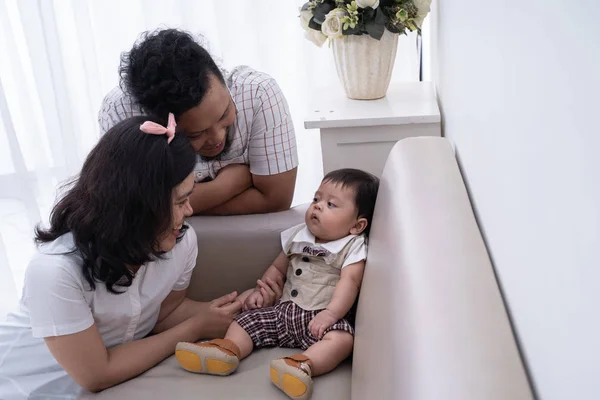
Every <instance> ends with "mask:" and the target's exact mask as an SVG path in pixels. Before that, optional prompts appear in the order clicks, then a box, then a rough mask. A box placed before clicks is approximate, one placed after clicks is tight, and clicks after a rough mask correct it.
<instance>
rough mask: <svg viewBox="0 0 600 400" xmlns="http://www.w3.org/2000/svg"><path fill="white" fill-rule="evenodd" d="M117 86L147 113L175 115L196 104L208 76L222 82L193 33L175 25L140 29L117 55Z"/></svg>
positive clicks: (203, 92) (204, 91)
mask: <svg viewBox="0 0 600 400" xmlns="http://www.w3.org/2000/svg"><path fill="white" fill-rule="evenodd" d="M119 74H120V76H121V89H123V91H124V92H126V93H128V94H129V95H131V96H132V97H133V98H134V99H135V100H136V101H137V102H138V103H139V105H140V106H141V107H142V109H144V111H145V112H146V113H148V114H152V115H158V116H161V117H162V116H166V115H168V114H169V113H170V112H171V113H173V114H175V116H176V117H177V116H180V115H181V114H182V113H184V112H186V111H188V110H189V109H191V108H193V107H195V106H197V105H198V104H200V102H201V101H202V99H203V98H204V95H205V94H206V92H207V91H208V89H209V88H210V85H209V83H210V82H209V77H210V75H213V76H215V77H216V78H217V79H219V81H221V83H223V84H224V83H225V80H224V79H223V74H222V73H221V71H220V70H219V67H217V64H216V63H215V61H214V60H213V58H212V57H211V56H210V54H209V53H208V51H206V49H204V48H203V47H202V46H200V44H198V42H196V41H195V40H194V37H193V36H192V35H191V34H189V33H187V32H184V31H180V30H177V29H162V30H156V31H148V32H144V33H142V34H141V35H140V38H139V39H138V40H137V42H136V43H135V44H134V46H133V48H132V49H131V51H130V52H128V53H123V54H122V55H121V65H120V67H119Z"/></svg>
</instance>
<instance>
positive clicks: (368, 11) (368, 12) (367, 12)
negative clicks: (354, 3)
mask: <svg viewBox="0 0 600 400" xmlns="http://www.w3.org/2000/svg"><path fill="white" fill-rule="evenodd" d="M374 17H375V10H373V9H372V8H371V7H365V8H364V10H363V14H362V18H363V22H365V23H366V22H369V21H370V20H372V19H373V18H374Z"/></svg>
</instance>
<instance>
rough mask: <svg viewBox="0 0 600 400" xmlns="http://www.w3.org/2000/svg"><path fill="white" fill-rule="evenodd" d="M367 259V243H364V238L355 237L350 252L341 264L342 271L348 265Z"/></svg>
mask: <svg viewBox="0 0 600 400" xmlns="http://www.w3.org/2000/svg"><path fill="white" fill-rule="evenodd" d="M366 259H367V243H366V242H365V237H364V236H362V235H361V236H357V237H356V238H355V239H354V241H353V242H352V244H351V245H350V250H348V254H347V255H346V258H345V259H344V262H343V263H342V269H343V268H344V267H346V266H348V265H350V264H354V263H357V262H359V261H362V260H366Z"/></svg>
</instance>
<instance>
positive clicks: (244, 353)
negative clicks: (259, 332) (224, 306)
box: [225, 321, 254, 360]
mask: <svg viewBox="0 0 600 400" xmlns="http://www.w3.org/2000/svg"><path fill="white" fill-rule="evenodd" d="M225 339H227V340H231V341H232V342H233V343H235V344H236V345H237V346H238V347H239V349H240V355H239V357H240V360H243V359H244V358H246V357H248V356H249V355H250V353H252V348H253V347H254V343H252V339H251V338H250V335H248V332H246V331H245V330H244V329H242V327H241V326H240V325H239V324H238V323H237V322H235V321H233V322H232V323H231V325H229V329H227V333H226V334H225Z"/></svg>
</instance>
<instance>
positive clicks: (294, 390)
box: [271, 354, 313, 400]
mask: <svg viewBox="0 0 600 400" xmlns="http://www.w3.org/2000/svg"><path fill="white" fill-rule="evenodd" d="M311 365H312V363H311V361H310V359H309V358H308V357H306V356H305V355H304V354H296V355H293V356H290V357H284V358H279V359H277V360H273V361H271V381H272V382H273V383H274V384H275V386H277V387H278V388H279V389H281V390H282V391H283V392H284V393H285V394H287V395H288V397H289V398H291V399H294V400H307V399H309V398H310V396H311V395H312V390H313V380H312V378H311V375H312V371H311Z"/></svg>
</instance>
